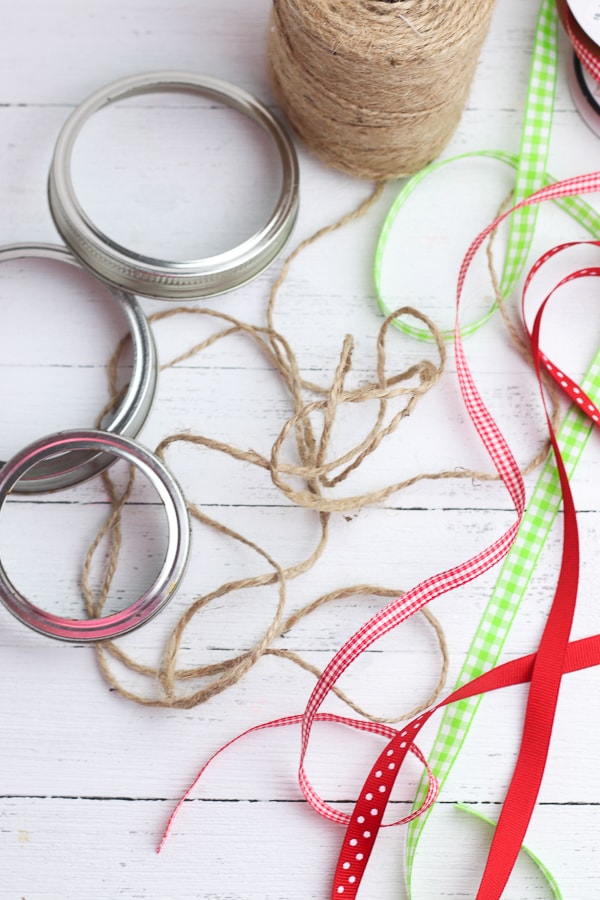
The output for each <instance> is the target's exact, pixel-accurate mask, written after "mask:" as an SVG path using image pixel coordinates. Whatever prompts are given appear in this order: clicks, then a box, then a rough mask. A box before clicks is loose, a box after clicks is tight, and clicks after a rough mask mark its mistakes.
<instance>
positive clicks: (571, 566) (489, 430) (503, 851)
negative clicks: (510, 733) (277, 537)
mask: <svg viewBox="0 0 600 900" xmlns="http://www.w3.org/2000/svg"><path fill="white" fill-rule="evenodd" d="M598 190H600V173H593V174H591V175H582V176H577V177H575V178H570V179H567V180H566V181H563V182H557V183H555V184H552V185H549V186H547V187H544V188H542V189H541V190H540V191H537V192H536V193H535V194H532V195H531V196H530V197H528V198H526V199H525V200H524V201H522V202H521V203H520V204H518V205H517V206H516V207H514V209H512V210H509V211H508V212H506V213H504V214H503V215H502V216H500V217H499V218H498V219H497V220H496V221H495V222H493V223H492V224H491V225H490V226H488V228H486V229H485V230H484V231H483V232H481V234H479V235H478V237H477V238H476V239H475V240H474V241H473V243H472V244H471V246H470V247H469V250H468V251H467V254H466V256H465V259H464V260H463V263H462V266H461V269H460V273H459V278H458V286H457V298H456V328H455V351H456V362H457V371H458V378H459V384H460V388H461V392H462V395H463V399H464V401H465V404H466V407H467V410H468V412H469V415H470V417H471V419H472V421H473V423H474V425H475V427H476V429H477V431H478V433H479V436H480V437H481V439H482V441H483V443H484V445H485V446H486V449H487V450H488V453H489V454H490V456H491V458H492V460H493V461H494V464H495V466H496V468H497V470H498V472H499V474H500V476H501V477H502V479H503V481H504V483H505V485H506V487H507V488H508V490H509V492H510V495H511V497H512V499H513V502H514V504H515V509H516V511H517V517H518V518H517V525H518V521H519V519H520V518H521V515H522V511H523V503H524V500H523V496H524V486H523V480H522V478H521V475H520V472H519V469H518V466H517V464H516V462H515V460H514V457H513V456H512V453H511V451H510V449H509V448H508V446H507V444H506V442H505V440H504V438H503V437H502V435H501V433H500V431H499V429H498V427H497V425H496V424H495V422H494V420H493V419H492V417H491V416H490V414H489V412H488V410H487V409H486V407H485V405H484V403H483V401H482V399H481V397H480V395H479V393H478V391H477V388H476V386H475V383H474V381H473V378H472V376H471V373H470V370H469V367H468V365H467V361H466V357H465V353H464V347H463V344H462V340H461V334H460V322H459V309H460V300H461V295H462V290H463V286H464V282H465V278H466V275H467V272H468V270H469V267H470V265H471V262H472V261H473V258H474V256H475V254H476V253H477V251H478V249H479V248H480V247H481V245H482V243H483V242H484V241H485V239H486V237H487V236H488V235H489V234H490V233H491V232H492V231H493V230H494V229H496V228H497V227H498V225H499V224H500V223H501V222H502V221H503V220H504V219H505V218H506V217H507V216H508V215H510V214H511V213H512V212H514V210H515V209H518V208H520V207H522V206H525V205H529V204H536V203H541V202H543V201H546V200H552V199H557V198H558V197H565V196H573V195H575V194H582V193H589V192H592V191H598ZM586 243H593V244H597V242H586ZM566 246H567V245H565V246H562V247H558V248H555V249H554V250H552V251H549V252H548V253H547V254H546V255H545V256H544V257H542V258H541V260H539V261H538V263H536V265H535V266H534V268H533V270H532V273H531V274H530V276H529V277H528V279H527V281H526V284H525V289H524V290H525V291H526V290H527V288H528V287H529V284H530V282H531V279H532V278H533V275H534V274H535V273H536V272H537V271H538V270H539V268H540V266H541V265H543V263H544V262H546V261H547V260H548V259H549V258H550V257H551V256H553V255H555V253H557V252H559V251H560V250H562V249H565V247H566ZM598 274H600V271H599V270H596V269H595V268H593V269H592V268H587V269H581V270H579V271H578V272H576V273H573V275H572V276H569V277H567V278H566V279H563V281H562V282H560V283H559V285H557V287H556V288H555V289H554V290H553V291H552V292H551V293H550V294H549V295H548V296H547V297H546V298H545V300H544V302H543V303H542V304H541V306H540V309H539V310H538V313H537V315H536V317H535V322H534V325H533V328H532V331H531V335H530V339H531V346H532V352H533V358H534V361H535V365H536V370H537V374H538V379H539V380H540V388H541V367H542V366H545V367H546V368H547V369H548V371H549V372H550V373H551V374H552V376H553V377H554V378H555V379H556V380H557V383H558V384H559V385H560V387H561V388H563V390H566V391H567V393H569V395H570V396H573V397H574V399H575V401H576V402H577V403H578V405H579V406H580V408H581V409H582V410H583V411H584V412H586V413H587V414H589V415H590V416H591V417H592V418H593V417H594V416H598V411H597V409H596V407H595V406H594V404H592V403H591V401H590V400H589V398H587V397H586V396H585V395H584V394H583V392H582V391H580V389H579V388H578V387H577V385H575V383H574V382H572V381H571V380H570V379H568V378H566V377H565V376H564V373H562V372H561V371H560V370H558V369H557V368H556V366H554V364H553V363H551V362H550V361H549V360H548V359H547V357H544V356H543V355H542V353H541V351H540V348H539V333H540V326H541V320H542V315H543V312H544V310H545V308H546V306H547V304H548V302H549V300H550V299H551V297H552V295H553V294H554V292H555V290H557V289H558V287H560V286H562V284H564V283H566V282H567V281H570V280H573V279H574V278H579V277H585V276H590V275H592V276H596V275H598ZM577 391H579V394H578V393H577ZM542 398H543V392H542ZM578 398H580V399H581V400H582V402H579V399H578ZM546 417H547V421H548V429H549V433H550V439H551V442H552V446H553V449H554V455H555V460H556V466H557V470H558V475H559V481H560V486H561V490H562V494H563V509H564V517H563V521H564V541H563V554H562V562H561V568H560V574H559V578H558V583H557V588H556V592H555V596H554V600H553V603H552V606H551V609H550V613H549V615H548V619H547V622H546V626H545V628H544V632H543V635H542V638H541V641H540V645H539V648H538V651H537V653H536V654H533V655H532V656H529V657H525V658H523V659H521V660H516V661H515V662H513V663H508V664H505V665H503V666H498V667H496V668H495V669H492V670H491V671H490V672H487V673H486V674H485V675H482V676H480V677H479V678H477V679H475V680H474V681H471V682H469V683H468V684H467V685H464V686H462V687H461V688H459V689H458V690H457V691H455V692H454V693H453V694H451V695H450V697H448V698H447V699H446V700H445V701H443V702H442V703H440V704H438V705H437V706H435V707H434V708H433V709H431V710H429V711H428V712H426V713H423V714H421V715H420V716H418V717H417V718H416V719H414V720H413V721H412V722H411V723H409V724H408V725H407V726H406V727H405V728H404V729H403V730H402V731H401V732H400V733H399V734H396V735H395V736H394V738H393V739H392V740H391V741H390V743H389V744H388V746H387V747H386V748H385V750H384V751H383V752H382V753H381V754H380V756H379V758H378V759H377V762H376V763H375V765H374V766H373V768H372V769H371V772H370V774H369V776H368V778H367V780H366V782H365V785H364V788H363V790H362V791H361V795H360V798H359V800H358V801H357V804H356V807H355V809H354V811H353V813H352V818H351V822H350V825H349V826H348V829H347V832H346V836H345V839H344V842H343V846H342V850H341V854H340V858H339V862H338V866H337V869H336V873H335V879H334V886H333V895H332V896H333V897H339V896H340V895H344V897H345V898H353V897H355V896H356V894H357V891H358V888H359V886H360V882H361V880H362V877H363V874H364V871H365V868H366V865H367V861H368V859H369V856H370V853H371V851H372V849H373V845H374V842H375V838H376V835H377V832H378V829H379V827H380V825H381V822H382V818H383V813H384V810H385V807H386V805H387V802H388V799H389V795H390V791H391V789H392V787H393V785H394V782H395V780H396V778H397V776H398V773H399V771H400V768H401V766H402V763H403V761H404V759H405V757H406V754H407V752H408V750H409V749H410V747H411V746H412V744H413V741H414V738H415V737H416V734H417V732H418V730H419V729H420V728H421V727H422V726H423V725H424V724H425V722H427V720H428V719H429V718H430V717H431V715H433V713H434V712H435V711H436V710H437V709H439V708H441V707H443V706H446V705H447V704H448V703H453V702H456V701H458V700H463V699H466V698H467V697H471V696H474V695H476V694H480V693H484V692H487V691H490V690H496V689H498V688H500V687H506V686H508V685H510V684H516V683H521V682H522V681H523V680H525V681H530V683H531V684H530V689H529V696H528V702H527V709H526V713H525V721H524V726H523V735H522V740H521V747H520V750H519V754H518V758H517V762H516V765H515V770H514V774H513V778H512V780H511V784H510V786H509V789H508V792H507V795H506V799H505V802H504V805H503V809H502V813H501V816H500V819H499V821H498V825H497V828H496V829H495V833H494V838H493V841H492V845H491V848H490V852H489V855H488V860H487V863H486V867H485V871H484V874H483V878H482V881H481V884H480V887H479V891H478V893H477V900H498V898H500V897H501V895H502V893H503V891H504V888H505V886H506V882H507V881H508V878H509V876H510V873H511V871H512V868H513V866H514V863H515V860H516V857H517V855H518V853H519V850H520V847H521V844H522V842H523V838H524V836H525V832H526V830H527V826H528V824H529V820H530V817H531V813H532V811H533V807H534V804H535V801H536V799H537V795H538V792H539V788H540V785H541V781H542V777H543V773H544V768H545V765H546V759H547V754H548V747H549V743H550V738H551V734H552V726H553V722H554V715H555V711H556V704H557V699H558V693H559V689H560V683H561V679H562V675H563V674H564V672H566V671H571V670H572V669H571V668H570V666H571V663H570V662H569V659H570V656H569V652H570V650H569V635H570V630H571V624H572V621H573V615H574V611H575V601H576V595H577V583H578V573H579V545H578V530H577V518H576V512H575V507H574V503H573V498H572V494H571V490H570V486H569V481H568V477H567V474H566V470H565V467H564V464H563V461H562V457H561V455H560V450H559V447H558V444H557V441H556V438H555V435H554V432H553V429H552V425H551V422H550V418H549V416H548V413H547V411H546ZM514 530H515V528H514V527H513V528H511V529H509V530H508V531H507V532H506V533H505V534H504V535H503V536H502V537H501V538H499V539H498V540H497V541H495V542H494V544H492V545H491V547H489V548H487V550H485V551H483V552H482V553H480V554H477V556H475V557H473V558H472V559H471V560H469V561H467V562H466V563H464V564H463V565H462V566H459V567H458V569H456V570H451V571H450V572H444V573H442V574H441V575H438V576H435V577H434V578H432V579H428V580H427V581H426V582H423V583H422V584H421V585H418V586H417V587H416V588H414V589H413V590H412V591H411V592H409V594H406V595H405V596H404V597H403V598H402V601H403V606H407V607H409V608H411V611H414V609H415V608H417V609H418V608H420V605H422V603H424V602H427V600H429V599H431V598H432V597H433V596H437V595H439V594H440V593H442V592H444V591H446V590H449V589H450V588H451V587H453V586H455V585H458V584H462V583H464V582H465V581H468V580H470V579H471V578H473V577H475V575H477V574H478V573H479V572H480V571H484V570H485V568H487V567H488V566H487V563H488V562H489V560H490V558H492V557H495V555H496V554H497V553H498V552H501V550H502V549H503V548H504V546H505V540H506V538H507V537H508V538H509V539H510V536H511V535H512V534H514ZM398 603H399V601H395V603H394V604H391V607H394V606H396V605H397V604H398ZM389 609H390V607H387V609H385V610H383V611H382V613H381V614H379V616H377V617H374V618H375V619H378V618H379V619H384V622H383V623H381V622H377V623H376V624H375V627H373V625H372V623H373V622H374V619H371V621H370V623H367V625H366V626H364V627H363V629H361V630H360V631H359V632H357V634H356V635H354V636H353V637H352V638H351V639H350V640H349V641H348V642H347V643H346V644H345V645H344V647H342V649H341V650H340V651H339V652H338V653H337V654H336V656H335V657H334V658H333V660H332V661H331V663H330V664H329V666H328V667H327V668H326V669H325V671H324V673H323V676H322V678H321V679H320V682H319V683H318V684H317V685H316V687H315V689H314V691H313V694H312V696H311V698H310V700H309V703H308V705H307V709H306V712H305V719H304V723H303V738H304V742H303V755H304V752H305V747H306V742H307V740H308V736H309V733H310V727H311V724H312V719H313V718H314V715H315V713H316V710H317V709H318V707H319V706H320V704H321V703H322V701H323V699H324V697H325V696H326V694H327V693H328V691H329V690H330V688H331V686H332V685H333V683H334V682H335V680H337V678H338V677H339V675H340V674H341V672H342V671H344V669H345V668H347V666H348V665H349V664H350V662H352V660H353V659H354V658H356V655H358V654H359V653H360V652H362V650H363V649H364V648H365V647H366V646H369V645H370V644H371V643H372V642H373V641H374V640H376V639H377V637H379V636H380V635H381V634H383V633H385V630H388V626H389V627H393V625H390V624H389V618H388V617H387V616H386V615H385V614H386V613H387V612H388V611H389ZM400 615H401V614H400ZM590 642H591V643H590V644H589V645H588V644H585V646H586V647H587V648H588V649H587V650H586V651H585V653H584V656H585V659H586V660H587V662H586V665H590V664H591V665H595V664H596V662H595V660H596V659H597V656H596V652H597V649H598V642H600V636H597V637H595V638H593V639H590ZM580 643H581V642H578V644H577V646H579V644H580ZM584 643H585V642H584ZM573 646H575V645H573ZM589 648H591V650H590V649H589ZM591 660H594V661H591ZM302 775H303V769H302V767H301V776H302ZM305 780H306V776H305V775H304V778H302V777H301V782H300V783H301V784H303V783H304V781H305ZM375 798H377V801H375Z"/></svg>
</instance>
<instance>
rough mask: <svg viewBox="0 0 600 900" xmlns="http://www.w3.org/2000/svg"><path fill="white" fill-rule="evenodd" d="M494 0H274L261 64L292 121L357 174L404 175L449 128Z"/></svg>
mask: <svg viewBox="0 0 600 900" xmlns="http://www.w3.org/2000/svg"><path fill="white" fill-rule="evenodd" d="M493 8H494V0H273V6H272V11H271V20H270V27H269V31H268V36H267V67H268V71H269V75H270V79H271V83H272V86H273V90H274V93H275V96H276V98H277V101H278V104H279V106H280V108H281V109H282V111H283V112H284V113H285V115H286V117H287V119H288V121H289V122H291V124H292V126H293V127H294V129H295V131H296V132H297V134H298V135H299V137H300V138H301V139H302V141H303V142H304V143H305V145H306V146H307V147H308V149H309V150H311V151H313V152H314V153H315V154H316V155H317V156H319V157H320V158H321V159H322V160H324V161H325V162H326V163H328V164H329V165H332V166H335V167H336V168H338V169H341V170H342V171H344V172H348V173H349V174H351V175H357V176H359V177H361V178H370V179H381V178H397V177H400V176H405V175H411V174H413V173H415V172H417V171H418V170H419V169H421V168H422V167H423V166H425V165H427V164H428V163H430V162H431V161H432V160H433V159H434V158H435V157H436V156H438V154H439V153H440V152H441V150H442V149H443V148H444V147H445V145H446V144H447V143H448V141H449V139H450V137H451V136H452V134H453V132H454V130H455V128H456V126H457V124H458V121H459V119H460V116H461V114H462V111H463V109H464V106H465V103H466V99H467V95H468V92H469V89H470V85H471V81H472V78H473V73H474V71H475V66H476V64H477V59H478V56H479V51H480V49H481V45H482V43H483V41H484V38H485V36H486V34H487V31H488V27H489V23H490V19H491V15H492V11H493Z"/></svg>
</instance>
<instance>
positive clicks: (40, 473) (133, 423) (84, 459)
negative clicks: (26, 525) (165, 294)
mask: <svg viewBox="0 0 600 900" xmlns="http://www.w3.org/2000/svg"><path fill="white" fill-rule="evenodd" d="M23 258H36V259H50V260H56V261H57V262H61V263H67V264H68V265H71V266H76V267H77V268H80V266H79V263H78V262H77V260H76V259H75V258H74V257H73V256H72V255H71V254H70V253H69V251H68V250H66V249H65V248H64V247H59V246H56V245H54V244H11V245H7V246H4V247H0V263H1V262H2V261H5V260H9V259H23ZM102 287H103V288H104V289H105V291H106V293H107V296H109V297H112V298H113V299H114V300H115V301H116V302H117V304H118V305H119V307H120V308H121V310H122V311H123V313H124V315H125V317H126V319H127V323H128V326H129V331H130V333H131V343H132V352H133V365H132V371H131V379H130V381H129V385H128V387H127V390H126V392H125V394H124V396H123V397H122V399H121V400H120V402H119V403H118V404H117V405H116V406H115V408H114V409H112V410H111V411H110V412H109V413H107V415H106V417H105V419H104V421H103V423H102V428H103V430H105V431H109V432H111V433H113V434H121V435H126V436H129V437H135V435H136V434H137V433H138V432H139V430H140V429H141V427H142V425H143V424H144V422H145V421H146V418H147V416H148V413H149V411H150V406H151V404H152V400H153V398H154V391H155V388H156V380H157V373H158V364H157V359H156V347H155V344H154V338H153V336H152V331H151V329H150V325H149V323H148V320H147V319H146V316H145V315H144V313H143V311H142V309H141V307H140V305H139V303H138V301H137V300H136V299H135V297H134V296H132V294H128V293H125V292H123V291H119V290H115V289H114V288H110V287H108V286H107V285H102ZM110 464H111V458H110V456H108V455H107V454H105V453H98V452H97V451H93V452H90V450H89V449H86V450H85V451H77V452H75V451H74V450H73V451H72V452H69V453H65V454H63V455H62V456H57V457H55V458H52V459H47V460H45V461H44V462H40V463H39V464H38V465H36V466H35V468H33V470H32V471H31V473H30V474H29V475H28V476H27V477H24V478H22V479H21V480H20V481H19V484H18V485H16V486H15V487H14V490H15V492H18V493H23V494H25V493H27V494H31V493H36V492H45V491H54V490H58V489H60V488H66V487H71V486H72V485H75V484H79V483H80V482H82V481H86V480H87V479H88V478H92V477H93V476H94V475H97V474H98V473H100V472H102V471H103V470H104V469H106V468H107V467H108V466H109V465H110ZM2 465H3V463H2V462H0V467H1V466H2ZM29 468H31V467H28V469H29Z"/></svg>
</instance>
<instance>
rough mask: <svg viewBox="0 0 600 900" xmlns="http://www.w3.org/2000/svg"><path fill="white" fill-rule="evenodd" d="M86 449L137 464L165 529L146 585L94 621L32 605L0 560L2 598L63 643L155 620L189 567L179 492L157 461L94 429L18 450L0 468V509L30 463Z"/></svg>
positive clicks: (184, 510) (96, 638)
mask: <svg viewBox="0 0 600 900" xmlns="http://www.w3.org/2000/svg"><path fill="white" fill-rule="evenodd" d="M80 451H84V452H86V453H90V452H91V453H93V454H97V453H99V452H100V453H101V454H103V455H105V456H106V457H107V459H108V460H110V461H111V462H112V461H114V459H115V457H120V458H122V459H124V460H126V461H127V462H129V463H132V464H133V465H134V466H136V467H137V468H138V469H139V470H140V471H141V472H142V474H144V475H145V476H146V477H147V479H148V481H149V482H150V484H151V485H152V486H153V487H154V489H155V490H156V492H157V494H158V496H159V498H160V500H161V501H162V503H163V505H164V510H165V514H166V520H167V527H168V540H167V549H166V553H165V558H164V561H163V563H162V566H161V569H160V571H159V573H158V574H157V576H156V578H155V579H154V581H153V582H152V584H151V585H150V587H149V588H148V589H147V590H146V591H145V592H144V594H143V595H142V596H141V597H139V599H137V600H136V601H135V602H134V603H132V604H131V605H130V606H128V607H127V608H126V609H123V610H121V611H120V612H117V613H114V614H112V615H108V616H104V617H102V618H96V619H67V618H62V617H60V616H56V615H53V614H51V613H49V612H46V611H45V610H43V609H40V608H39V607H37V606H34V604H33V603H31V602H30V601H29V600H27V598H26V597H24V596H23V594H21V593H20V592H19V591H18V590H17V588H16V587H15V586H14V584H13V583H12V581H11V580H10V578H9V577H8V575H7V573H6V571H5V569H4V566H3V565H2V563H1V562H0V600H1V601H2V603H4V605H5V606H6V608H7V609H8V610H10V612H11V613H12V614H13V615H14V616H16V618H17V619H19V620H20V621H21V622H23V624H25V625H28V626H29V627H30V628H33V629H34V630H35V631H38V632H40V633H41V634H45V635H47V636H48V637H53V638H58V639H60V640H63V641H77V642H82V641H83V642H90V641H103V640H108V639H111V638H117V637H119V636H120V635H123V634H127V633H128V632H130V631H133V630H134V629H136V628H139V627H140V625H143V624H144V623H145V622H147V621H148V620H149V619H151V618H153V616H155V615H156V614H157V613H158V612H159V611H160V610H161V609H162V608H163V607H164V606H165V605H166V603H168V601H169V600H170V599H171V597H172V596H173V594H174V593H175V591H176V590H177V588H178V586H179V584H180V582H181V579H182V577H183V575H184V572H185V568H186V565H187V559H188V553H189V544H190V524H189V517H188V513H187V508H186V505H185V500H184V498H183V495H182V493H181V490H180V488H179V486H178V484H177V482H176V481H175V479H174V478H173V476H172V475H171V474H170V473H169V471H168V470H167V468H166V467H165V466H164V464H163V463H162V462H161V461H160V459H159V458H158V457H157V456H155V455H154V454H153V453H151V452H150V451H149V450H146V449H144V448H143V447H141V446H140V445H139V444H137V443H136V442H135V441H133V440H131V439H130V438H125V437H121V436H118V435H115V434H109V433H108V432H104V431H97V430H94V429H89V430H79V431H64V432H61V433H59V434H55V435H50V436H49V437H45V438H42V439H41V440H38V441H35V442H34V443H33V444H30V445H29V446H28V447H25V448H24V449H23V450H21V451H19V453H17V454H16V455H15V456H14V457H13V458H12V459H11V460H10V461H9V462H7V463H5V465H4V467H3V468H2V469H1V470H0V511H1V510H2V508H3V506H4V503H5V501H6V498H7V497H8V495H9V494H10V492H11V491H13V490H15V489H16V488H17V487H18V484H19V480H20V479H21V478H23V476H24V475H25V474H26V472H28V471H29V470H30V469H31V468H32V467H33V466H36V467H37V466H39V465H40V463H42V462H43V461H46V460H48V459H52V458H53V457H55V456H56V455H57V454H59V455H62V454H64V453H65V452H66V453H68V454H72V453H76V452H80Z"/></svg>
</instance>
